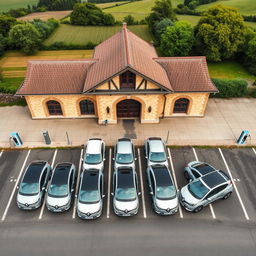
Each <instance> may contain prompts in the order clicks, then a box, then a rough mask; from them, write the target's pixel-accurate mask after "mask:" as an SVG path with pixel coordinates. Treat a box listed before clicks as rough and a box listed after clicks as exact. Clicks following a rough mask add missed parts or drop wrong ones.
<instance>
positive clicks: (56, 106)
mask: <svg viewBox="0 0 256 256" xmlns="http://www.w3.org/2000/svg"><path fill="white" fill-rule="evenodd" d="M46 105H47V108H48V111H49V114H50V115H53V116H54V115H63V113H62V109H61V105H60V103H59V102H58V101H55V100H49V101H47V102H46Z"/></svg>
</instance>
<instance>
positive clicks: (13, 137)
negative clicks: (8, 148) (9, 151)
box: [10, 132, 23, 147]
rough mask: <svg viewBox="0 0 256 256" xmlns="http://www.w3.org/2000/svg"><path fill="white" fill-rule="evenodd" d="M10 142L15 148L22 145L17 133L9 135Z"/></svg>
mask: <svg viewBox="0 0 256 256" xmlns="http://www.w3.org/2000/svg"><path fill="white" fill-rule="evenodd" d="M10 140H11V141H12V142H13V143H14V145H15V146H16V147H19V146H22V145H23V143H22V140H21V138H20V136H19V134H18V133H17V132H12V133H11V136H10Z"/></svg>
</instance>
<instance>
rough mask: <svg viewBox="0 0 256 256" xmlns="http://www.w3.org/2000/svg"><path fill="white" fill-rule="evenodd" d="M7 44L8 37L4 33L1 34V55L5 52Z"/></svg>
mask: <svg viewBox="0 0 256 256" xmlns="http://www.w3.org/2000/svg"><path fill="white" fill-rule="evenodd" d="M5 46H6V38H5V37H4V36H3V35H2V34H0V56H2V55H3V54H4V50H5Z"/></svg>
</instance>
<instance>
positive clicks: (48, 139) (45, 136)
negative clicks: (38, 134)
mask: <svg viewBox="0 0 256 256" xmlns="http://www.w3.org/2000/svg"><path fill="white" fill-rule="evenodd" d="M43 136H44V141H45V144H46V145H50V144H51V143H52V142H51V139H50V136H49V133H48V131H43Z"/></svg>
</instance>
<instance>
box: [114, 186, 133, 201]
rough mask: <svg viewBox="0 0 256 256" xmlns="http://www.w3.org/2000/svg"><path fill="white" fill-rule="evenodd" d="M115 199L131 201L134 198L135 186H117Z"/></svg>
mask: <svg viewBox="0 0 256 256" xmlns="http://www.w3.org/2000/svg"><path fill="white" fill-rule="evenodd" d="M116 199H117V200H120V201H133V200H135V199H136V190H135V188H134V187H133V188H117V189H116Z"/></svg>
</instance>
